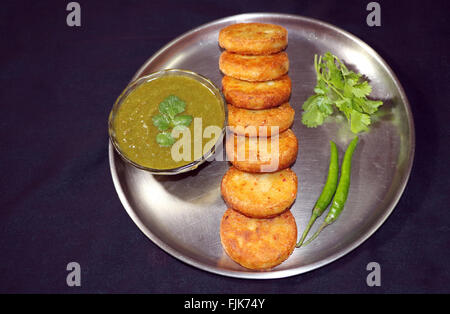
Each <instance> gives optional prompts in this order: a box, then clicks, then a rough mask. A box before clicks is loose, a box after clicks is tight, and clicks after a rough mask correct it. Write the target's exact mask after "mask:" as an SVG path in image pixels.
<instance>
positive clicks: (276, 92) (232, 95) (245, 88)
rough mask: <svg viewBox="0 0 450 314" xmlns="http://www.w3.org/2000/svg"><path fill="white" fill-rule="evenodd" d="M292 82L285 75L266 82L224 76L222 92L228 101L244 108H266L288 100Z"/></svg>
mask: <svg viewBox="0 0 450 314" xmlns="http://www.w3.org/2000/svg"><path fill="white" fill-rule="evenodd" d="M291 88H292V83H291V79H290V78H289V76H287V75H283V76H282V77H280V78H279V79H276V80H272V81H266V82H248V81H242V80H238V79H235V78H233V77H231V76H224V77H223V79H222V92H223V95H224V96H225V99H226V100H227V102H228V103H230V104H232V105H233V106H236V107H239V108H245V109H267V108H272V107H276V106H279V105H281V104H283V103H285V102H287V101H288V100H289V97H290V96H291Z"/></svg>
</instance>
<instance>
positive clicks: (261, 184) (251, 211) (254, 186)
mask: <svg viewBox="0 0 450 314" xmlns="http://www.w3.org/2000/svg"><path fill="white" fill-rule="evenodd" d="M297 184H298V180H297V175H296V174H295V172H294V171H292V170H291V169H289V168H287V169H284V170H281V171H277V172H273V173H249V172H244V171H240V170H238V169H237V168H235V167H230V169H228V171H227V173H226V174H225V176H224V177H223V179H222V184H221V192H222V196H223V199H224V200H225V202H226V203H227V205H228V206H230V207H231V208H233V209H234V210H237V211H239V212H240V213H241V214H244V215H246V216H248V217H252V218H271V217H275V216H277V215H279V214H280V213H282V212H284V211H285V210H287V209H288V208H289V207H290V206H291V205H292V203H293V202H294V201H295V199H296V197H297Z"/></svg>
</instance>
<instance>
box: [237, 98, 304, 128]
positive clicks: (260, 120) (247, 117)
mask: <svg viewBox="0 0 450 314" xmlns="http://www.w3.org/2000/svg"><path fill="white" fill-rule="evenodd" d="M294 116H295V110H294V109H293V108H292V107H291V106H290V105H289V103H285V104H283V105H281V106H279V107H275V108H271V109H263V110H248V109H242V108H237V107H234V106H232V105H228V125H229V126H230V128H231V130H232V131H233V132H234V133H236V134H238V135H245V136H258V135H266V136H272V135H276V134H278V133H282V132H284V131H286V130H287V129H288V128H289V127H290V126H291V125H292V123H293V122H294Z"/></svg>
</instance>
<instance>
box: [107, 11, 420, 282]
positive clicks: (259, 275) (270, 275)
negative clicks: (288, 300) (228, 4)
mask: <svg viewBox="0 0 450 314" xmlns="http://www.w3.org/2000/svg"><path fill="white" fill-rule="evenodd" d="M254 18H285V19H286V18H289V19H296V20H301V21H304V22H308V23H313V24H319V25H321V26H323V27H326V28H331V29H332V30H334V31H337V32H338V33H340V34H342V35H344V36H346V37H347V38H349V39H350V40H352V41H354V42H356V43H357V44H358V45H360V46H361V47H362V48H363V49H364V50H365V51H366V52H368V53H369V54H370V55H371V57H373V58H374V59H375V60H376V61H377V62H378V63H379V64H380V65H381V66H382V67H383V68H384V69H385V71H386V72H387V73H388V74H389V76H390V77H391V79H392V80H393V82H394V84H395V86H396V88H397V89H398V91H399V95H400V98H401V99H402V102H403V103H404V106H405V111H406V116H407V118H408V127H409V139H408V142H409V146H410V148H409V151H408V156H409V157H408V165H407V167H406V171H405V173H404V174H403V176H402V177H401V178H400V183H399V188H398V190H397V192H396V193H395V196H394V197H393V198H392V200H391V202H390V203H389V204H388V205H387V206H386V210H385V211H384V213H383V215H382V216H381V217H380V218H379V219H378V221H376V223H375V224H373V225H372V226H371V227H370V228H369V229H368V230H367V231H366V232H365V233H364V234H362V235H361V236H360V237H359V238H358V239H357V240H356V241H354V242H352V243H351V244H349V245H347V246H345V247H343V248H342V249H340V250H339V251H338V252H336V253H335V254H333V255H330V256H327V257H326V258H324V259H322V260H320V261H317V262H315V263H312V264H308V265H304V266H299V267H295V268H291V269H284V270H276V269H275V270H271V271H267V272H254V271H245V270H242V271H241V270H230V269H226V270H225V269H221V268H219V267H213V266H211V265H208V264H206V263H203V262H200V261H198V260H195V259H194V258H192V257H189V256H185V255H183V254H181V253H180V252H178V251H177V250H176V249H173V248H172V247H171V246H169V245H168V244H166V243H165V242H164V241H162V240H161V239H160V238H158V237H157V236H156V235H155V234H153V232H151V230H149V229H148V228H147V227H146V226H145V224H144V223H143V222H142V221H141V220H140V219H139V217H138V216H137V215H136V213H135V212H134V210H133V208H132V206H131V205H130V203H129V202H128V199H127V197H126V196H125V193H124V191H123V189H122V185H121V182H120V180H119V177H118V173H117V169H116V165H115V162H114V158H115V157H114V155H115V154H116V153H115V151H114V148H113V147H112V144H111V142H110V141H109V148H108V155H109V164H110V171H111V176H112V180H113V183H114V187H115V189H116V192H117V194H118V196H119V199H120V201H121V203H122V205H123V207H124V208H125V210H126V212H127V213H128V215H129V216H130V218H131V219H132V220H133V222H134V223H135V224H136V225H137V226H138V228H139V229H140V230H141V232H143V233H144V234H145V235H146V236H147V238H149V239H150V240H151V241H152V242H153V243H155V244H156V245H157V246H158V247H159V248H160V249H162V250H163V251H165V252H166V253H168V254H169V255H171V256H173V257H175V258H176V259H178V260H180V261H182V262H184V263H186V264H188V265H190V266H193V267H195V268H198V269H200V270H204V271H208V272H210V273H214V274H218V275H223V276H227V277H234V278H242V279H277V278H287V277H292V276H296V275H300V274H303V273H306V272H309V271H312V270H315V269H318V268H320V267H323V266H325V265H328V264H330V263H332V262H334V261H336V260H338V259H339V258H341V257H343V256H345V255H347V254H348V253H350V252H351V251H353V250H354V249H356V248H357V247H359V246H360V245H361V244H362V243H364V242H365V241H366V240H367V239H368V238H370V237H371V236H372V235H373V234H374V233H375V232H376V231H377V230H378V229H379V228H380V227H381V225H383V223H384V222H385V221H386V220H387V218H388V217H389V216H390V215H391V213H392V212H393V210H394V209H395V207H396V206H397V204H398V202H399V200H400V198H401V196H402V195H403V193H404V191H405V188H406V185H407V183H408V181H409V178H410V176H411V171H412V168H413V164H414V157H415V156H414V155H415V124H414V118H413V114H412V110H411V106H410V103H409V100H408V98H407V96H406V93H405V90H404V88H403V86H402V84H401V82H400V81H399V79H398V77H397V75H396V74H395V72H394V71H393V70H392V68H391V67H390V66H389V64H388V63H387V62H386V61H385V60H384V59H383V58H382V57H381V56H380V55H379V54H378V53H377V52H376V51H375V50H374V49H373V48H372V47H370V46H369V45H368V44H367V43H365V42H364V41H363V40H361V39H360V38H358V37H357V36H355V35H353V34H352V33H350V32H348V31H346V30H343V29H341V28H340V27H337V26H335V25H333V24H330V23H328V22H324V21H321V20H318V19H315V18H310V17H305V16H301V15H295V14H286V13H267V12H262V13H243V14H237V15H232V16H227V17H223V18H220V19H216V20H213V21H211V22H208V23H205V24H202V25H200V26H198V27H195V28H193V29H191V30H189V31H187V32H184V33H182V34H181V35H179V36H177V37H176V38H175V39H173V40H171V41H170V42H168V43H167V44H165V45H164V46H163V47H162V48H160V49H159V50H158V51H156V52H155V53H154V54H153V55H152V56H151V57H150V58H148V59H147V61H146V62H145V63H144V64H143V65H142V66H141V67H140V68H139V69H138V71H137V72H136V73H135V74H134V75H133V77H132V79H131V80H130V81H133V80H134V79H136V78H137V77H139V76H140V75H141V74H142V72H143V71H144V70H145V69H146V68H147V67H148V66H149V65H150V64H151V63H152V62H153V61H154V60H155V59H156V58H158V57H159V56H160V55H162V54H163V53H164V52H165V51H166V50H168V49H169V48H171V47H172V46H173V45H175V44H176V43H177V42H178V41H181V40H183V39H184V38H185V37H186V36H189V35H191V34H194V33H196V32H198V31H200V30H202V29H204V28H208V27H210V26H212V25H215V24H218V23H226V22H229V21H231V20H239V21H244V20H246V19H254Z"/></svg>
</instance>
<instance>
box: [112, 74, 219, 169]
mask: <svg viewBox="0 0 450 314" xmlns="http://www.w3.org/2000/svg"><path fill="white" fill-rule="evenodd" d="M170 95H174V96H177V97H178V98H180V99H181V100H183V101H184V102H185V103H186V108H185V111H184V112H183V113H182V114H183V115H191V116H192V117H193V118H194V119H195V120H196V121H194V119H193V121H192V122H191V124H190V125H189V127H188V128H189V131H190V148H191V149H190V157H189V158H183V159H182V160H178V161H177V160H174V158H173V157H172V156H173V155H172V147H162V146H160V145H159V144H158V143H157V142H156V136H157V135H158V133H159V132H160V131H159V130H158V128H157V127H156V126H155V125H154V124H153V121H152V117H153V116H155V115H158V114H159V113H160V112H159V107H158V106H159V104H160V103H161V102H162V101H163V100H164V99H165V98H166V97H168V96H170ZM196 118H201V128H199V124H198V121H199V119H196ZM224 119H225V112H224V106H223V103H222V102H221V101H220V100H219V98H218V97H217V96H216V95H215V94H214V92H213V91H212V90H211V89H209V88H208V87H207V86H205V85H204V84H202V83H201V82H199V81H197V80H195V79H194V78H191V77H187V76H183V75H167V76H162V77H158V78H155V79H153V80H151V81H147V82H144V83H142V84H141V85H139V86H137V87H136V88H135V89H134V90H133V91H132V92H131V93H130V94H129V95H128V96H126V98H125V99H124V101H123V102H122V103H121V104H120V106H119V108H118V109H117V112H116V115H115V117H114V120H113V128H114V134H115V139H116V143H117V144H118V146H119V148H120V151H121V152H122V154H124V155H125V156H126V157H127V158H128V159H130V160H131V161H133V162H134V163H136V164H138V165H140V166H143V167H146V168H152V169H158V170H165V169H173V168H178V167H181V166H184V165H187V164H189V163H191V162H192V161H194V160H197V159H199V158H201V157H202V156H203V153H201V154H200V155H199V154H198V153H199V150H198V147H201V148H202V149H201V151H203V152H204V151H205V150H206V149H208V150H209V149H211V148H212V147H213V146H214V144H215V142H214V143H211V142H212V139H214V136H213V137H204V136H203V134H204V130H205V128H207V127H208V126H216V127H217V128H219V129H220V130H222V128H223V124H224ZM194 122H197V124H195V123H194ZM194 125H196V135H197V136H194ZM199 130H201V132H199ZM199 133H201V134H199ZM206 133H208V132H206ZM206 133H205V135H207V134H206ZM199 135H200V136H199ZM181 137H182V136H180V137H179V138H177V141H178V140H179V139H180V138H181ZM187 139H189V137H187ZM200 145H201V146H200ZM206 145H208V146H206ZM195 146H196V147H197V150H195ZM185 156H186V155H185ZM185 159H188V160H185Z"/></svg>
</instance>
